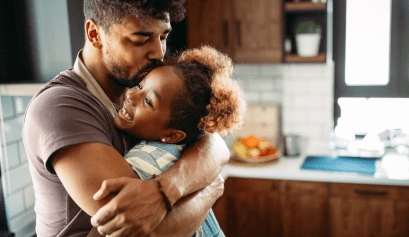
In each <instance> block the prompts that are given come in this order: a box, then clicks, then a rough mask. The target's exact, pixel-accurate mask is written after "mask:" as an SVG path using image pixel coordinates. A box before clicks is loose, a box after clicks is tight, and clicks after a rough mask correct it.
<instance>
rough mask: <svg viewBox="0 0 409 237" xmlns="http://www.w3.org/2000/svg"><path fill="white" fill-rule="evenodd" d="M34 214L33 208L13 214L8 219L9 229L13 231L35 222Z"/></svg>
mask: <svg viewBox="0 0 409 237" xmlns="http://www.w3.org/2000/svg"><path fill="white" fill-rule="evenodd" d="M35 220H36V214H35V212H34V208H30V209H27V210H26V211H25V212H23V213H22V214H21V215H18V216H14V217H13V218H11V220H10V229H11V231H15V230H17V229H20V228H22V227H24V226H27V225H30V224H31V223H33V222H35Z"/></svg>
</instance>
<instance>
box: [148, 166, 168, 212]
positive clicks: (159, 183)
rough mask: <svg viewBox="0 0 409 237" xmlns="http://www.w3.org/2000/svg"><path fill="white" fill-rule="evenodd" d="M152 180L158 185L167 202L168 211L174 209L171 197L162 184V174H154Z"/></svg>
mask: <svg viewBox="0 0 409 237" xmlns="http://www.w3.org/2000/svg"><path fill="white" fill-rule="evenodd" d="M152 180H153V182H155V184H156V186H157V187H158V189H159V192H160V194H161V195H162V197H163V201H164V202H165V205H166V209H167V210H168V212H170V211H172V209H173V205H172V204H171V203H170V201H169V198H168V197H167V195H166V193H165V191H164V190H163V187H162V184H161V180H162V176H161V175H160V174H159V175H158V176H156V174H154V175H153V177H152Z"/></svg>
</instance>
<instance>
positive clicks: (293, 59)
mask: <svg viewBox="0 0 409 237" xmlns="http://www.w3.org/2000/svg"><path fill="white" fill-rule="evenodd" d="M326 60H327V57H326V54H325V53H320V54H318V55H317V56H315V57H300V56H298V55H297V54H292V53H287V54H286V55H285V62H286V63H325V62H326Z"/></svg>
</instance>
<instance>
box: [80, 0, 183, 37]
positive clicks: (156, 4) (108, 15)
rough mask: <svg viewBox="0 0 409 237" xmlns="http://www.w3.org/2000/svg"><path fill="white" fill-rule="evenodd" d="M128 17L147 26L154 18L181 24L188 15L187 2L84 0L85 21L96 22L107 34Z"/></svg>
mask: <svg viewBox="0 0 409 237" xmlns="http://www.w3.org/2000/svg"><path fill="white" fill-rule="evenodd" d="M167 13H169V17H170V19H168V18H167ZM128 15H133V16H137V17H138V18H139V19H140V20H141V21H142V23H145V24H146V23H147V22H148V21H149V19H152V18H153V19H158V20H163V21H165V22H167V21H169V20H170V21H172V22H180V21H182V20H183V19H184V18H185V15H186V0H84V16H85V20H88V19H92V20H94V21H95V22H96V23H97V24H98V25H100V26H101V27H102V28H103V29H104V30H105V31H107V32H109V28H110V27H111V25H112V24H120V23H123V22H124V21H125V19H126V17H127V16H128Z"/></svg>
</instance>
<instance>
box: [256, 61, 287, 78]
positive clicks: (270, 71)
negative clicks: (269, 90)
mask: <svg viewBox="0 0 409 237" xmlns="http://www.w3.org/2000/svg"><path fill="white" fill-rule="evenodd" d="M285 70H286V67H285V66H283V64H278V65H276V64H265V65H261V66H260V72H261V74H262V75H275V76H280V77H281V76H282V75H283V74H284V73H285Z"/></svg>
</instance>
